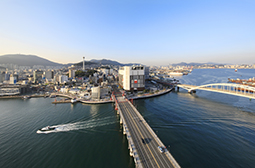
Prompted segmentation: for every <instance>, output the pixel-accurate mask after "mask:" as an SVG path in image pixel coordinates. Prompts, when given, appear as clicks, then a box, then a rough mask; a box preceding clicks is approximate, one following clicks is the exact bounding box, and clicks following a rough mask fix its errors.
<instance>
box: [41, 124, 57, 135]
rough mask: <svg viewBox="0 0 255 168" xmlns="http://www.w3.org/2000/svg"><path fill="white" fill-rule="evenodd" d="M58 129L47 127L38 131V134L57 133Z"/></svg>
mask: <svg viewBox="0 0 255 168" xmlns="http://www.w3.org/2000/svg"><path fill="white" fill-rule="evenodd" d="M56 129H57V126H47V127H43V128H41V129H39V130H37V131H36V133H37V134H40V133H50V132H55V131H56Z"/></svg>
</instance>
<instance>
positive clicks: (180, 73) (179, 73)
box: [169, 72, 183, 76]
mask: <svg viewBox="0 0 255 168" xmlns="http://www.w3.org/2000/svg"><path fill="white" fill-rule="evenodd" d="M169 75H170V76H182V75H183V73H182V72H169Z"/></svg>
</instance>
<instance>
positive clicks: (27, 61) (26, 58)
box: [0, 54, 63, 66]
mask: <svg viewBox="0 0 255 168" xmlns="http://www.w3.org/2000/svg"><path fill="white" fill-rule="evenodd" d="M0 64H17V65H19V66H34V65H43V66H63V64H59V63H55V62H52V61H49V60H47V59H44V58H41V57H38V56H36V55H23V54H8V55H2V56H0Z"/></svg>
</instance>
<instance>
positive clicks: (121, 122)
mask: <svg viewBox="0 0 255 168" xmlns="http://www.w3.org/2000/svg"><path fill="white" fill-rule="evenodd" d="M120 124H123V121H122V118H121V116H120Z"/></svg>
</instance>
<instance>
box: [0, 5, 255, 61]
mask: <svg viewBox="0 0 255 168" xmlns="http://www.w3.org/2000/svg"><path fill="white" fill-rule="evenodd" d="M254 9H255V1H254V0H206V1H205V0H167V1H163V0H162V1H155V0H146V1H145V0H134V1H133V0H116V1H111V0H101V1H97V0H87V1H85V0H84V1H77V0H72V1H71V0H68V1H65V0H37V1H34V0H31V1H28V0H19V1H14V0H1V1H0V55H4V54H17V53H20V54H34V55H38V56H40V57H43V58H46V59H49V60H51V61H55V62H61V63H70V62H79V61H81V60H82V57H83V56H85V57H86V60H90V59H102V58H105V59H112V60H117V61H119V62H122V63H130V62H136V63H143V64H146V65H168V64H171V63H178V62H217V63H239V64H241V63H250V64H252V63H255V59H254V58H255V10H254Z"/></svg>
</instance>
